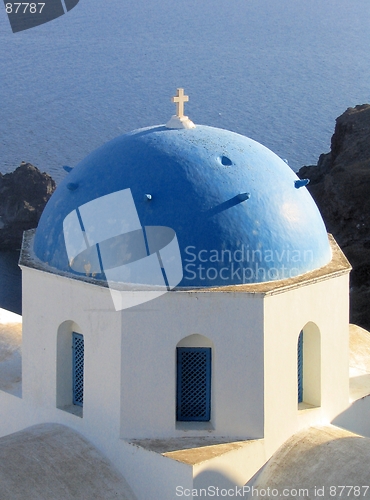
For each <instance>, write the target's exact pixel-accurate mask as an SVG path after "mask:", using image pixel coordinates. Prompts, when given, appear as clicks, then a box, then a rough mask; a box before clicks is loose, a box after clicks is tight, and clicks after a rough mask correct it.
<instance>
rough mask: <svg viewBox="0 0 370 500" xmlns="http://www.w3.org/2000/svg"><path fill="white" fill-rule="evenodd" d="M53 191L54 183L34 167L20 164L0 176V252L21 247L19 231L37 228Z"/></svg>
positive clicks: (21, 232) (20, 233)
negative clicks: (10, 171) (12, 170)
mask: <svg viewBox="0 0 370 500" xmlns="http://www.w3.org/2000/svg"><path fill="white" fill-rule="evenodd" d="M54 190H55V182H54V180H53V179H52V178H51V177H50V175H48V174H46V173H41V172H40V171H39V169H38V168H37V167H34V166H33V165H31V164H30V163H25V162H22V163H21V165H20V166H19V167H18V168H17V169H16V170H15V171H14V172H12V173H9V174H4V175H3V174H1V173H0V250H14V249H18V248H20V246H21V242H22V235H23V231H25V230H26V229H32V228H35V227H37V224H38V221H39V218H40V216H41V213H42V211H43V210H44V207H45V205H46V202H47V201H48V199H49V198H50V196H51V194H52V193H53V191H54Z"/></svg>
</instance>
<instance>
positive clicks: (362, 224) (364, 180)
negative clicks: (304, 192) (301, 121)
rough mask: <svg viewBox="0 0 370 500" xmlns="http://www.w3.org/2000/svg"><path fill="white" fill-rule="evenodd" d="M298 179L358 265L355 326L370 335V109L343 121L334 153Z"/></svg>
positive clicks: (361, 109)
mask: <svg viewBox="0 0 370 500" xmlns="http://www.w3.org/2000/svg"><path fill="white" fill-rule="evenodd" d="M298 176H299V177H301V178H308V179H310V181H311V182H310V184H309V185H308V189H309V191H310V193H311V194H312V196H313V198H314V200H315V201H316V203H317V205H318V207H319V209H320V211H321V214H322V216H323V219H324V221H325V224H326V227H327V229H328V231H329V232H330V233H332V234H333V235H334V237H335V238H336V240H337V241H338V243H339V245H340V246H341V248H342V250H343V252H344V253H345V255H346V257H347V258H348V260H349V261H350V263H351V264H352V267H353V271H352V272H351V321H352V322H354V323H356V324H358V325H360V326H362V327H364V328H367V329H370V307H369V299H370V105H369V104H363V105H361V106H356V107H355V108H348V109H347V111H345V113H343V114H342V115H341V116H340V117H339V118H337V120H336V125H335V131H334V135H333V137H332V139H331V152H330V153H328V154H325V155H321V156H320V159H319V162H318V164H317V166H310V167H302V168H301V169H300V171H299V172H298Z"/></svg>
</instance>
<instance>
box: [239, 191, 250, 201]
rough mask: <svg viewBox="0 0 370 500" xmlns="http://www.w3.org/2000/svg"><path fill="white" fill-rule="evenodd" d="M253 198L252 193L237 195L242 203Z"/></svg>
mask: <svg viewBox="0 0 370 500" xmlns="http://www.w3.org/2000/svg"><path fill="white" fill-rule="evenodd" d="M250 197H251V194H250V193H240V194H238V195H237V198H238V199H239V200H240V201H245V200H249V198H250Z"/></svg>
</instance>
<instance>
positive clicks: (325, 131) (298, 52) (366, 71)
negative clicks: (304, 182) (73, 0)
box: [0, 0, 370, 309]
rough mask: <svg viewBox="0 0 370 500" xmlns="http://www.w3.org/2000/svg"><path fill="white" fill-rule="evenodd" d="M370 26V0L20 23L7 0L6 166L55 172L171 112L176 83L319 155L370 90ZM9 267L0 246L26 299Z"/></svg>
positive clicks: (89, 3) (129, 6) (202, 111)
mask: <svg viewBox="0 0 370 500" xmlns="http://www.w3.org/2000/svg"><path fill="white" fill-rule="evenodd" d="M369 24H370V2H369V1H368V0H351V1H350V2H349V1H348V0H325V2H323V1H322V0H310V1H309V2H308V1H307V0H280V1H279V2H276V0H201V1H200V0H150V1H148V0H109V2H107V1H106V0H80V1H79V3H78V4H77V6H76V7H75V8H74V9H73V10H71V11H70V12H68V13H66V14H65V15H63V16H61V17H60V18H58V19H56V20H54V21H51V22H49V23H46V24H44V25H42V26H39V27H36V28H33V29H30V30H26V31H22V32H19V33H15V34H13V33H12V31H11V28H10V25H9V22H8V18H7V15H6V12H5V8H4V9H3V8H2V5H0V44H1V51H0V98H1V107H0V118H1V119H0V153H1V154H0V172H2V173H5V172H9V171H12V170H14V168H16V167H17V166H18V165H19V164H20V162H21V161H27V162H31V163H33V164H34V165H36V166H38V167H39V168H40V169H41V170H42V171H47V172H49V173H50V174H51V175H52V176H53V177H54V179H55V180H56V181H57V182H58V181H60V180H61V179H62V178H63V176H64V175H65V172H64V171H63V169H62V166H63V165H69V166H72V167H73V166H75V165H76V164H77V163H78V162H79V161H80V160H81V159H82V158H84V157H85V156H86V155H87V154H88V153H89V152H90V151H92V150H93V149H95V148H97V147H98V146H100V145H101V144H103V143H104V142H106V141H108V140H110V139H112V138H114V137H116V136H117V135H120V134H122V133H125V132H128V131H130V130H133V129H136V128H139V127H145V126H149V125H155V124H161V123H166V122H167V121H168V119H169V118H170V116H171V115H172V114H174V112H175V108H174V105H173V104H172V103H171V101H170V97H171V96H172V95H174V93H175V91H176V88H177V87H184V88H185V91H186V93H187V94H188V95H189V96H190V101H189V103H187V104H186V107H185V111H186V114H187V115H188V116H189V117H190V118H191V120H193V121H194V122H195V123H199V124H206V125H211V126H215V127H221V128H226V129H229V130H233V131H235V132H238V133H241V134H244V135H247V136H248V137H251V138H252V139H255V140H257V141H259V142H261V143H262V144H264V145H265V146H267V147H268V148H270V149H272V150H273V151H274V152H275V153H277V154H278V155H279V156H280V157H282V158H284V159H287V160H288V162H289V165H290V166H291V168H293V169H294V170H298V169H299V168H300V167H301V166H302V165H309V164H315V163H316V162H317V159H318V156H319V155H320V154H321V153H323V152H327V151H329V149H330V138H331V135H332V132H333V129H334V124H335V118H336V117H337V116H338V115H340V114H341V113H342V112H343V111H344V110H345V109H346V108H347V107H349V106H355V105H356V104H362V103H364V102H369V99H370V90H369V81H370V63H369V47H370V30H369ZM12 262H13V261H12ZM13 264H14V262H13ZM9 266H10V267H9ZM8 268H10V269H11V268H12V264H10V262H9V259H8V257H7V256H5V257H4V255H2V256H0V273H1V274H0V276H1V281H0V289H1V290H2V291H1V290H0V307H2V303H4V302H3V301H4V297H5V298H6V300H7V301H9V297H10V294H13V301H14V303H18V304H19V303H20V299H19V296H20V282H19V273H18V271H16V272H15V274H12V273H10V274H9V273H8V272H7V271H6V272H5V273H4V269H6V270H8ZM13 270H14V269H13ZM16 275H17V276H18V278H17V277H16ZM17 279H18V286H17V292H12V291H11V287H10V286H9V283H14V282H15V281H16V280H17ZM10 302H12V300H10ZM13 309H14V308H13Z"/></svg>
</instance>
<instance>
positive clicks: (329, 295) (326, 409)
mask: <svg viewBox="0 0 370 500" xmlns="http://www.w3.org/2000/svg"><path fill="white" fill-rule="evenodd" d="M264 305H265V309H264V312H265V314H264V318H265V349H264V352H265V437H266V442H267V443H268V448H271V449H276V448H277V447H278V446H279V445H280V444H281V443H283V442H284V441H285V440H286V439H287V438H288V437H289V436H290V435H292V433H294V432H296V431H298V430H299V429H300V428H302V427H305V426H308V425H315V424H320V423H323V424H327V423H329V422H330V421H331V420H332V419H333V418H334V417H335V415H337V414H338V413H340V412H341V411H343V409H344V408H346V407H347V406H348V401H349V392H348V387H349V385H348V356H349V353H348V322H349V321H348V314H349V304H348V275H342V276H339V277H334V278H332V279H329V280H323V281H319V282H316V283H312V284H309V285H306V286H302V287H299V288H295V289H292V290H289V291H286V292H285V293H282V294H273V295H269V296H266V298H265V302H264ZM282 311H283V313H282ZM316 327H317V328H318V330H319V332H320V339H321V366H318V367H317V369H318V370H315V371H316V373H321V377H320V378H321V381H320V383H321V391H320V392H321V404H320V406H319V407H318V408H312V409H305V410H304V409H298V404H297V339H298V335H299V332H300V331H301V330H302V329H304V331H305V329H308V331H309V330H310V329H312V330H314V329H315V328H316ZM304 375H305V374H304ZM307 375H309V374H308V373H306V376H307Z"/></svg>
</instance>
